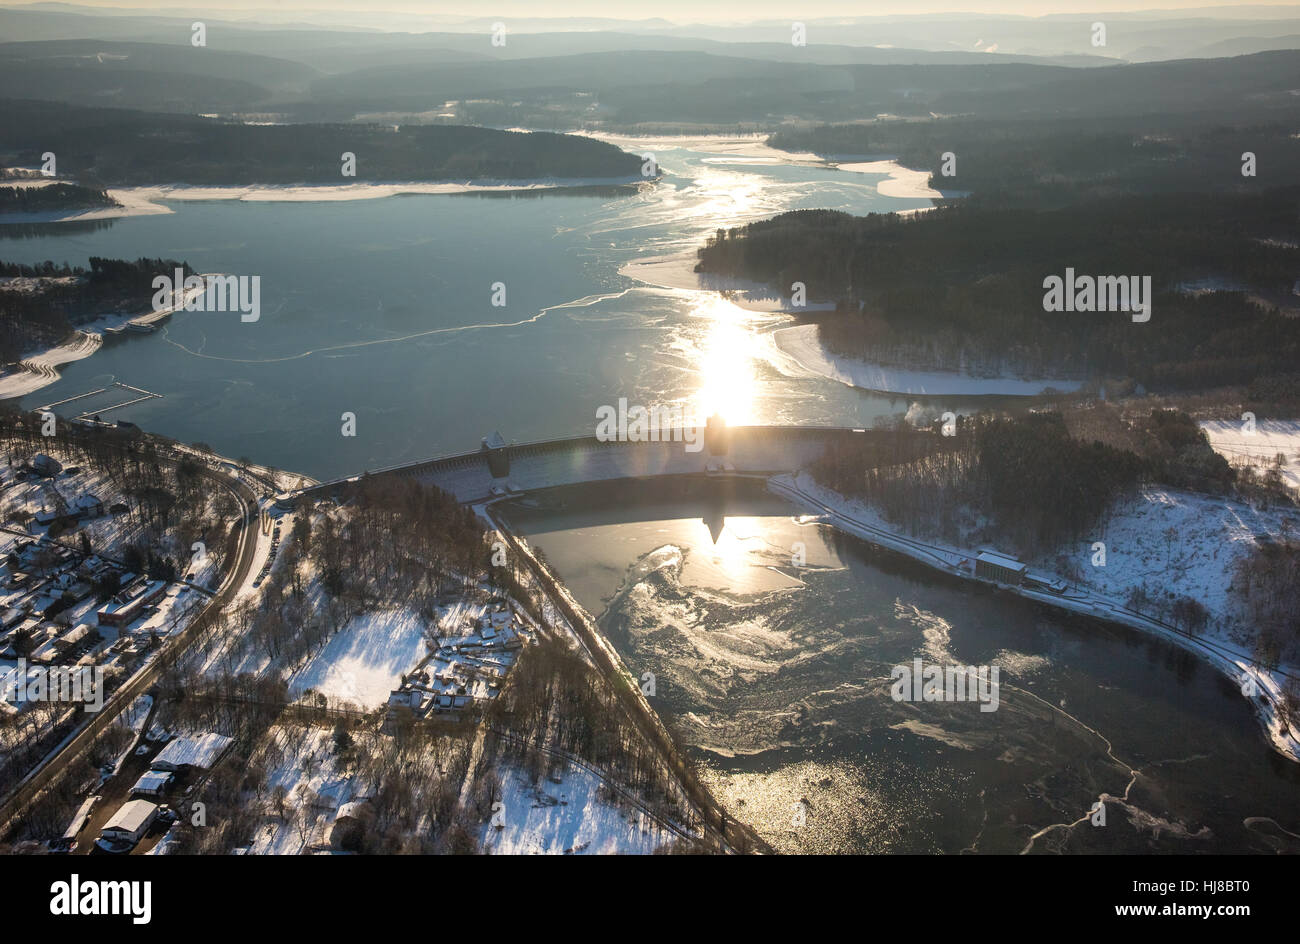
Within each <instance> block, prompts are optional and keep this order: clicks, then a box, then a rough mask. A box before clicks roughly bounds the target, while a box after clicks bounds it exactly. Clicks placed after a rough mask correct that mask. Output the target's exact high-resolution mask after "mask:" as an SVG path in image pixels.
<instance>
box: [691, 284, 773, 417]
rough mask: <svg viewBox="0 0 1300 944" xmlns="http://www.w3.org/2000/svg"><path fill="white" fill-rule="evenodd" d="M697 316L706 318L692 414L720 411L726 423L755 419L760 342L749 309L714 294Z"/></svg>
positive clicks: (703, 301) (709, 415) (700, 347)
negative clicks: (757, 361) (706, 322)
mask: <svg viewBox="0 0 1300 944" xmlns="http://www.w3.org/2000/svg"><path fill="white" fill-rule="evenodd" d="M694 314H695V315H696V316H697V317H701V318H705V319H707V320H708V321H709V325H708V327H707V328H706V329H705V333H704V336H703V338H702V339H701V341H700V344H699V362H698V366H697V369H698V372H699V377H700V386H699V389H698V390H697V391H696V393H695V415H696V417H698V418H699V420H700V421H701V422H703V421H704V420H707V419H708V418H709V417H711V416H714V415H715V414H716V415H720V416H721V417H722V418H723V419H725V420H726V421H727V425H728V426H747V425H752V424H753V423H754V422H756V414H755V403H754V400H755V397H756V396H757V393H758V377H757V370H756V367H757V365H756V362H755V361H756V358H757V356H758V354H759V349H760V345H759V342H758V337H757V336H756V334H755V333H754V330H753V326H752V325H751V324H750V319H749V317H748V314H749V313H748V312H746V311H744V310H743V309H740V308H737V307H736V306H735V305H733V304H731V302H729V301H727V300H726V299H724V298H718V297H716V296H714V297H711V298H708V299H705V300H702V301H701V303H700V305H699V306H697V308H696V309H695V312H694Z"/></svg>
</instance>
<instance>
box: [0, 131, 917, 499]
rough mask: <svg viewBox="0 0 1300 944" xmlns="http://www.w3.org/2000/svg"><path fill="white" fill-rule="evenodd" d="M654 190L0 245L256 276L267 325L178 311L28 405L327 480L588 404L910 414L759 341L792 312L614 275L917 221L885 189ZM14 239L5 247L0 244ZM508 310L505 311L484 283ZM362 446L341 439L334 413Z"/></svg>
mask: <svg viewBox="0 0 1300 944" xmlns="http://www.w3.org/2000/svg"><path fill="white" fill-rule="evenodd" d="M656 155H657V158H658V160H659V164H660V167H661V169H662V170H663V172H664V174H665V176H664V178H663V180H661V181H660V182H658V183H656V184H654V185H644V186H641V187H640V188H626V189H619V190H614V191H610V190H600V191H590V192H584V191H564V192H557V193H549V194H541V195H539V194H537V193H536V192H532V193H528V194H526V195H494V196H486V195H466V196H444V195H438V196H433V195H418V196H406V197H390V198H387V199H377V200H357V201H348V202H328V203H326V202H317V203H293V202H279V203H264V202H239V201H209V202H188V201H176V202H173V203H172V204H170V205H171V207H172V208H173V209H174V210H175V212H174V213H173V214H170V215H159V216H143V217H135V218H127V219H122V220H118V221H115V222H112V223H111V224H109V225H106V226H100V227H97V228H94V229H92V230H89V231H86V230H85V229H81V230H70V229H68V228H67V227H59V226H52V227H49V228H48V229H46V230H43V231H42V233H41V235H39V236H37V237H35V238H13V236H12V231H11V233H10V237H9V238H0V258H3V259H8V260H12V261H18V262H35V261H40V260H45V259H53V260H55V261H57V262H63V261H67V262H71V263H73V264H80V265H85V264H86V260H87V258H88V257H90V256H106V257H111V258H137V257H141V256H147V257H163V258H171V259H176V260H181V261H185V262H188V263H189V264H190V265H191V266H193V267H194V268H195V269H196V270H198V271H201V272H223V273H230V274H237V275H258V276H260V277H261V317H260V319H259V320H258V321H256V322H253V323H243V322H241V321H240V318H239V315H238V314H235V313H188V314H187V313H181V314H178V315H177V316H175V317H173V318H172V319H171V320H170V322H169V323H168V324H167V326H166V327H165V329H163V330H161V331H159V332H158V333H156V334H154V335H148V336H140V335H133V336H130V337H128V338H127V339H125V340H121V341H112V342H110V343H108V344H106V345H105V347H104V348H103V349H101V350H100V351H99V352H97V353H96V354H95V355H94V356H93V357H91V358H89V359H87V360H85V361H81V362H76V363H72V364H69V365H67V366H66V367H64V368H63V369H62V373H63V378H62V379H61V380H60V381H59V382H58V383H56V384H54V385H52V386H49V387H46V388H44V389H42V390H40V391H37V392H36V393H34V394H32V395H31V396H29V397H27V398H25V399H24V401H23V403H24V405H25V406H28V407H35V406H40V405H43V404H46V403H52V402H56V401H59V400H63V399H64V398H66V397H71V396H75V395H77V394H80V393H84V392H86V391H88V390H92V389H97V388H99V387H102V386H104V384H105V383H106V382H111V381H114V380H116V381H120V382H122V383H126V384H131V385H132V386H136V387H141V388H143V389H146V390H149V391H152V392H155V393H160V394H162V399H155V400H150V401H148V402H146V403H142V404H139V405H137V406H133V407H131V408H129V410H128V411H126V412H124V413H122V414H118V415H116V416H115V418H117V417H120V418H124V419H130V420H132V421H133V422H136V423H138V424H139V425H141V426H143V427H144V428H146V429H150V430H153V431H155V432H160V433H163V434H165V435H168V436H172V437H174V438H177V439H180V440H182V441H185V442H192V441H195V440H201V441H203V442H206V443H208V444H209V445H211V446H213V447H214V448H216V449H217V450H218V451H221V452H223V453H229V454H231V455H235V456H248V457H250V458H255V459H256V460H257V461H259V462H265V463H269V464H272V465H275V466H278V467H281V468H285V469H289V470H292V471H297V472H303V473H305V474H307V475H311V476H314V477H316V478H320V479H325V478H330V477H336V476H342V475H351V474H355V473H358V472H361V471H363V470H366V469H375V468H381V467H384V466H388V465H392V464H395V463H399V462H404V461H411V460H418V459H424V458H428V457H430V456H435V455H445V454H449V453H456V452H464V451H468V450H471V449H474V448H476V447H477V445H478V443H479V440H480V439H481V438H482V437H483V436H485V435H487V434H488V433H490V432H492V431H493V430H499V431H500V432H501V433H502V434H503V435H504V436H505V437H506V439H507V440H509V441H515V442H527V441H534V440H539V439H548V438H553V437H560V436H569V435H578V434H590V433H591V431H592V430H593V428H594V425H595V411H596V408H597V407H598V406H600V405H602V404H615V403H617V402H618V398H619V397H627V398H628V400H629V402H630V403H633V404H637V403H640V404H644V405H653V404H682V405H684V406H686V407H688V408H690V409H692V410H694V411H695V413H696V415H701V416H709V415H712V414H713V413H714V412H722V413H723V414H724V415H725V416H726V417H727V419H728V420H729V421H730V422H732V423H736V424H739V423H798V422H810V423H829V424H840V425H855V426H859V425H870V424H871V422H872V421H873V420H874V419H875V418H876V417H878V416H883V415H890V414H895V413H901V412H903V411H905V410H906V409H907V407H908V405H909V403H910V402H911V401H910V400H909V399H907V398H902V397H887V396H881V395H877V394H869V393H865V392H862V391H858V390H855V389H852V388H850V387H846V386H844V385H842V384H839V383H836V382H833V381H829V380H826V379H824V378H822V377H819V376H816V375H810V374H809V372H808V371H805V370H803V369H802V368H800V367H799V366H798V364H797V363H793V362H792V361H791V360H790V359H789V358H787V357H785V356H784V355H783V354H781V352H780V351H778V350H777V349H776V348H775V347H774V345H773V344H772V343H771V340H770V332H771V331H772V330H773V329H774V328H776V327H778V326H780V325H785V324H790V323H792V322H791V319H790V318H789V317H788V316H785V315H780V314H769V313H762V312H758V313H756V312H752V311H748V310H745V309H743V308H740V307H737V306H736V305H733V304H731V303H730V302H728V301H727V300H725V299H723V298H721V297H719V296H718V295H716V294H714V293H712V292H699V291H688V290H681V289H669V288H662V287H657V286H651V285H645V284H643V283H641V282H638V281H636V280H633V279H630V278H627V277H624V276H622V275H619V273H618V270H619V268H620V266H622V265H623V264H625V263H627V262H629V261H632V260H634V259H638V258H644V257H648V256H660V255H664V254H671V253H678V252H681V251H683V250H685V251H688V252H690V251H693V250H694V249H695V248H697V247H698V246H700V245H701V244H702V243H703V240H704V238H705V237H706V236H707V235H708V234H710V233H712V232H713V231H714V230H715V229H718V228H721V227H727V226H733V225H737V224H740V223H743V222H746V221H748V220H752V219H759V218H764V217H767V216H770V215H772V214H774V213H778V212H781V211H783V210H787V209H798V208H812V207H824V208H831V209H842V210H846V211H851V212H854V213H867V212H881V211H890V210H906V209H916V208H920V207H924V206H928V205H929V202H930V201H928V200H925V199H915V198H911V199H895V198H889V197H883V196H881V195H880V194H879V193H878V192H877V190H876V184H877V182H878V181H880V180H882V179H884V175H876V174H861V173H851V172H847V171H837V170H834V169H830V168H826V167H815V166H808V165H802V164H776V163H754V162H753V159H752V158H746V157H743V156H736V155H733V154H730V153H729V152H727V151H726V150H718V151H712V152H711V151H710V150H708V149H707V148H703V147H702V146H697V147H694V148H683V147H675V148H665V147H657V148H656ZM5 234H6V231H5V230H4V229H3V228H0V237H3V236H5ZM498 282H500V283H504V286H505V300H506V305H505V307H493V305H492V295H493V286H494V283H498ZM344 412H351V413H354V414H355V415H356V417H357V424H356V430H357V435H356V436H355V437H354V438H344V437H342V436H341V435H340V429H341V425H342V423H341V420H340V416H341V415H342V414H343V413H344Z"/></svg>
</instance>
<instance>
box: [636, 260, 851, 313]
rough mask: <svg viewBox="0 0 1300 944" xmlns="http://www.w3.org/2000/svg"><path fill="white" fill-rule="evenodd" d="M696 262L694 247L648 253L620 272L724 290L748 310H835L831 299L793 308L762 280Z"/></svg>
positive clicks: (664, 284) (692, 288)
mask: <svg viewBox="0 0 1300 944" xmlns="http://www.w3.org/2000/svg"><path fill="white" fill-rule="evenodd" d="M697 261H698V259H697V257H696V255H695V253H694V251H693V250H686V251H683V252H678V253H674V254H673V255H670V256H649V257H645V258H641V259H633V260H632V261H631V262H628V263H625V264H624V265H622V266H620V267H619V270H618V274H619V275H622V276H625V277H627V278H629V279H636V280H637V281H638V282H641V283H643V284H645V285H653V286H656V287H658V288H672V289H682V290H684V291H688V292H723V293H726V295H727V298H728V300H729V301H730V302H731V303H732V304H734V305H736V306H737V307H738V308H744V309H746V310H747V311H761V312H778V313H779V312H785V313H789V312H791V311H833V310H834V309H835V305H834V304H832V303H830V302H818V303H813V304H809V305H807V306H805V307H803V308H798V309H792V308H791V307H790V305H789V303H788V301H787V300H786V299H785V298H783V297H782V296H781V295H780V294H779V293H777V292H774V291H773V290H772V289H771V288H769V287H768V286H766V285H764V284H762V283H761V282H751V281H748V280H746V279H737V278H732V277H731V276H726V275H714V274H712V273H708V272H696V271H695V263H696V262H697Z"/></svg>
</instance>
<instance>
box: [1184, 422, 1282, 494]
mask: <svg viewBox="0 0 1300 944" xmlns="http://www.w3.org/2000/svg"><path fill="white" fill-rule="evenodd" d="M1201 429H1202V430H1204V431H1205V436H1206V438H1207V439H1209V440H1210V446H1211V448H1213V449H1214V451H1215V452H1217V453H1219V454H1220V455H1221V456H1223V457H1224V458H1225V459H1227V460H1228V461H1229V462H1230V463H1232V464H1233V465H1235V466H1240V465H1246V464H1250V465H1253V466H1254V467H1255V468H1256V470H1258V471H1259V472H1261V473H1262V472H1263V471H1265V470H1267V469H1270V468H1273V467H1274V461H1275V460H1276V458H1277V457H1278V456H1279V455H1281V456H1283V457H1284V461H1283V464H1282V466H1281V467H1280V469H1279V471H1280V472H1281V473H1282V481H1284V482H1286V484H1287V485H1289V486H1290V487H1291V488H1294V489H1300V420H1260V421H1259V422H1257V423H1256V424H1255V429H1254V431H1253V432H1247V431H1246V430H1247V427H1246V425H1245V424H1244V423H1240V422H1237V421H1235V420H1212V421H1209V422H1205V423H1201Z"/></svg>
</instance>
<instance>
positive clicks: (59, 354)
mask: <svg viewBox="0 0 1300 944" xmlns="http://www.w3.org/2000/svg"><path fill="white" fill-rule="evenodd" d="M206 290H207V289H206V287H204V288H201V289H191V290H190V291H188V292H185V293H184V294H183V296H182V297H181V299H180V300H179V301H178V302H177V303H176V304H175V305H173V306H170V307H168V308H163V309H160V310H158V311H149V312H145V313H144V314H135V315H130V314H127V315H116V314H115V315H100V316H99V317H98V318H96V319H95V320H93V321H89V322H86V323H84V324H81V325H79V326H78V327H77V328H76V330H75V331H74V332H73V334H72V336H71V337H69V338H66V339H65V340H63V341H62V342H60V343H59V344H56V345H54V346H53V347H50V348H46V349H45V350H37V351H35V352H33V353H32V354H31V355H30V356H28V357H24V358H23V360H22V362H21V365H22V366H20V367H19V368H17V369H12V370H7V371H3V372H0V400H9V399H14V398H17V397H25V396H27V395H28V394H29V393H35V392H36V391H37V390H40V389H41V388H43V387H48V386H49V385H50V384H52V383H54V382H55V381H57V380H58V379H59V378H60V376H61V374H60V373H59V368H60V367H63V366H64V365H65V364H71V363H74V362H75V361H79V360H84V359H85V358H87V357H90V355H92V354H94V353H95V352H96V351H98V350H99V349H100V348H101V347H102V346H103V344H104V334H105V333H106V332H109V331H114V332H116V331H118V330H120V329H122V328H123V327H125V326H127V325H129V324H131V323H136V324H152V323H155V322H158V321H162V320H164V319H165V318H166V317H168V316H169V315H171V314H173V313H175V312H177V311H180V310H182V309H183V308H184V306H185V303H186V302H187V301H189V300H190V299H191V298H194V297H197V296H198V295H201V294H203V292H205V291H206Z"/></svg>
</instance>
